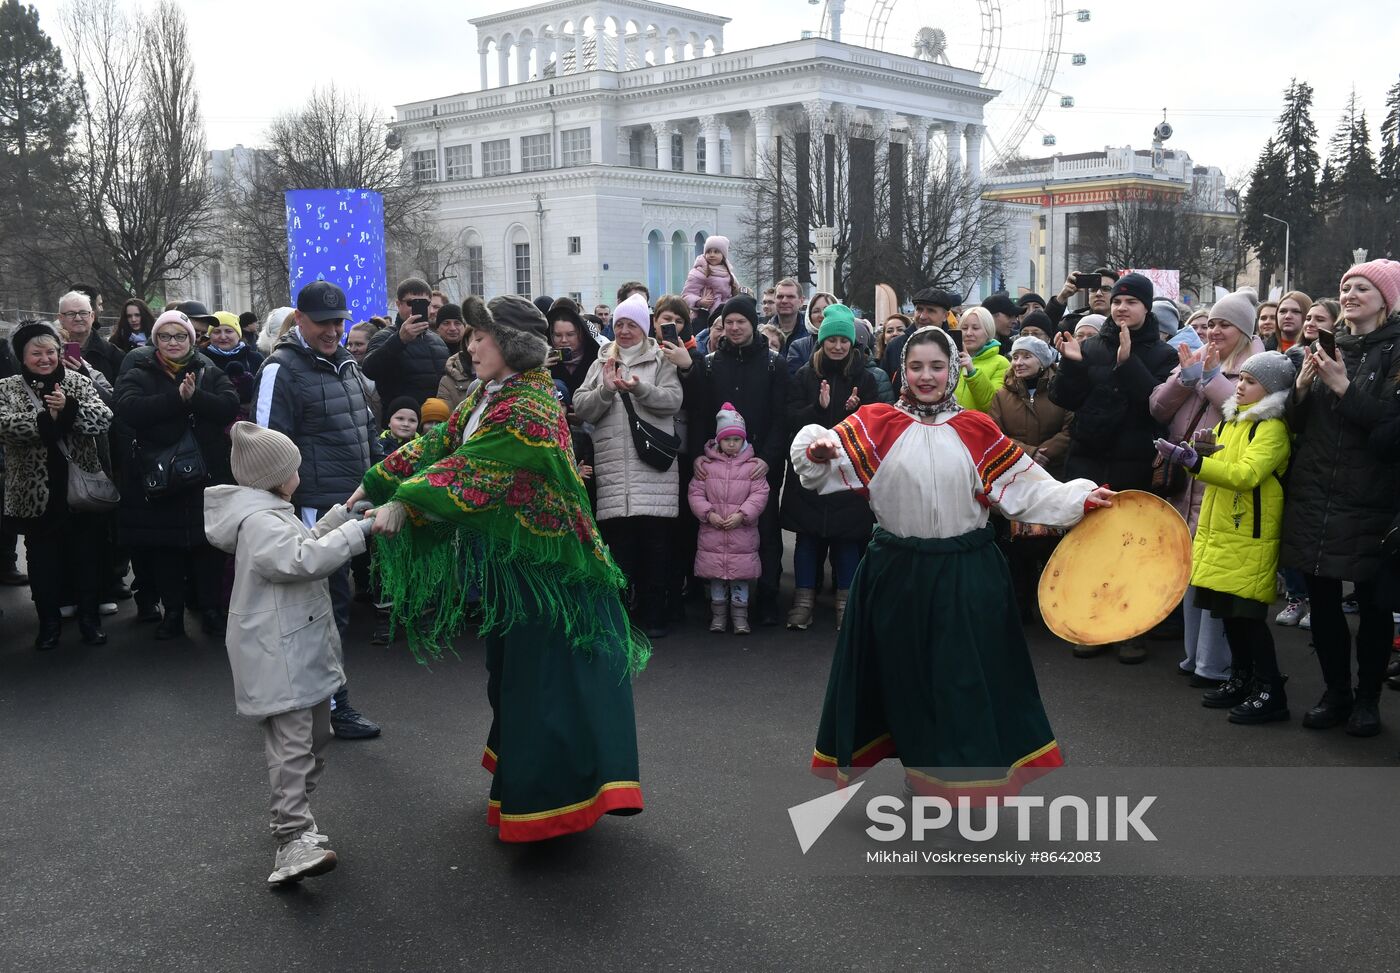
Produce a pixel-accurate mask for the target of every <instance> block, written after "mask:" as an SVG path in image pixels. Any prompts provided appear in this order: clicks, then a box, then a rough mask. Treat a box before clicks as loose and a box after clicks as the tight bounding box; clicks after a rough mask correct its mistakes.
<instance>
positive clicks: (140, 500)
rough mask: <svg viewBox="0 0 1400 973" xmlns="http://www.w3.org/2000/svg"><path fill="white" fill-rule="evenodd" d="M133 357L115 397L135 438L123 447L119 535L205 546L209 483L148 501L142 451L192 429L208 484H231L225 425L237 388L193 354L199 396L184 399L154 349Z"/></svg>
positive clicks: (135, 541)
mask: <svg viewBox="0 0 1400 973" xmlns="http://www.w3.org/2000/svg"><path fill="white" fill-rule="evenodd" d="M131 355H132V362H131V366H130V367H129V368H127V369H126V370H125V371H124V372H123V373H122V376H121V378H120V379H119V380H118V381H117V387H116V391H115V396H114V398H115V399H116V408H115V410H114V411H115V413H116V415H117V416H118V417H120V419H121V428H122V429H123V430H124V431H125V432H126V434H127V435H129V436H130V437H131V438H130V439H129V440H128V441H127V442H126V443H125V446H126V448H125V450H123V452H124V453H125V454H126V457H127V459H126V461H125V462H124V463H122V464H120V465H119V467H118V476H119V477H120V484H119V487H118V488H119V489H120V490H121V495H122V499H121V507H120V508H119V509H118V511H117V533H118V537H119V538H120V540H121V543H123V544H131V545H133V546H139V547H195V546H198V545H200V544H204V543H205V540H204V488H203V487H195V488H193V489H190V490H186V491H184V492H182V493H178V494H175V495H173V496H169V497H163V498H161V499H159V500H148V499H147V498H146V493H145V490H144V489H143V487H142V482H141V481H142V474H143V471H144V470H145V468H146V464H145V462H143V459H142V457H143V456H144V455H148V454H149V452H150V451H153V450H159V449H162V448H165V447H169V446H173V445H174V444H175V443H177V442H179V441H180V438H181V437H182V436H184V434H185V430H186V429H191V428H193V430H194V438H195V441H196V442H197V443H199V452H200V454H201V455H202V456H203V457H204V465H205V466H206V468H207V469H208V470H209V480H208V483H207V484H206V485H208V486H212V485H213V484H216V483H232V482H233V476H232V474H231V472H230V471H229V439H228V427H229V424H230V423H232V422H233V419H234V416H235V415H236V414H237V413H238V393H236V392H235V391H234V390H233V384H232V383H231V382H229V380H228V376H227V375H225V374H224V373H223V372H221V371H220V370H219V369H217V368H215V367H214V364H213V362H211V361H210V360H209V359H208V358H206V357H204V355H202V354H196V355H195V357H194V361H192V362H190V364H189V366H188V367H189V370H190V371H192V372H193V373H194V376H195V389H194V395H192V396H191V397H190V400H189V401H188V402H186V401H185V400H184V399H182V398H180V383H179V381H177V380H176V379H174V378H172V377H171V375H170V373H168V372H167V371H166V370H165V369H164V368H163V367H162V366H161V364H160V362H159V361H158V360H157V359H156V355H155V352H154V350H152V349H150V348H138V349H137V350H135V351H133V352H132V353H131ZM180 377H181V379H183V378H184V375H183V374H182V375H181V376H180Z"/></svg>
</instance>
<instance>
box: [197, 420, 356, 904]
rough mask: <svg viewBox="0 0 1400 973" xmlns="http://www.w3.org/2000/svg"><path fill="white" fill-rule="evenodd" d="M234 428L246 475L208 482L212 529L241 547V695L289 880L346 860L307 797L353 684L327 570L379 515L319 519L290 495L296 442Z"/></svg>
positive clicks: (236, 623)
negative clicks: (259, 747)
mask: <svg viewBox="0 0 1400 973" xmlns="http://www.w3.org/2000/svg"><path fill="white" fill-rule="evenodd" d="M229 438H230V439H231V440H232V441H233V451H232V456H231V460H232V466H233V477H234V479H235V480H237V481H238V484H239V485H238V486H215V487H210V488H209V489H207V490H205V492H204V532H205V535H206V536H207V537H208V538H209V543H211V544H213V545H214V546H215V547H217V548H219V549H220V550H222V551H227V552H229V553H232V554H234V565H235V566H234V581H233V597H232V600H231V602H230V605H229V617H228V634H227V636H226V640H227V643H226V644H227V647H228V661H229V665H230V667H231V668H232V670H233V697H234V703H235V705H236V707H237V709H238V712H239V714H240V715H242V716H252V717H256V718H257V719H259V720H260V721H261V723H262V729H263V743H264V747H265V750H266V753H267V773H268V779H269V782H270V784H271V786H272V821H271V824H270V827H271V828H272V833H273V836H274V837H275V838H276V839H277V846H278V847H277V854H276V857H275V858H274V861H273V871H272V874H271V875H269V876H268V879H267V881H268V884H270V885H281V884H284V883H287V882H298V881H300V880H301V879H303V878H306V877H308V876H311V875H321V874H323V873H325V872H328V871H330V870H331V869H333V868H335V864H336V857H335V852H333V851H331V850H330V848H329V847H328V846H329V843H330V839H329V838H327V837H326V836H325V835H323V834H321V833H320V832H319V831H318V830H317V828H316V821H315V819H313V818H312V816H311V804H310V801H309V799H308V798H309V795H310V794H311V792H312V791H314V790H315V789H316V781H317V779H318V778H319V777H320V775H321V769H322V768H323V767H324V766H325V760H324V759H323V757H322V752H323V751H324V750H325V747H326V744H327V743H328V742H329V741H330V738H331V729H330V697H331V694H333V693H334V692H335V691H336V690H338V689H339V688H340V687H341V686H342V685H344V684H345V672H344V670H343V669H342V668H341V664H340V635H339V633H338V632H337V631H336V627H335V618H334V615H333V614H332V612H331V596H330V588H329V586H328V584H327V582H326V578H328V577H329V576H330V575H331V574H333V573H335V571H336V569H337V568H339V567H340V566H341V565H343V564H344V563H345V562H347V561H349V560H350V558H352V557H354V556H355V555H356V554H360V553H362V552H363V551H364V550H365V543H366V540H367V538H368V536H369V532H370V527H371V525H372V522H371V520H369V519H355V518H353V517H352V515H351V513H350V511H348V510H346V509H345V507H343V506H339V505H337V506H335V507H333V508H331V510H329V511H328V512H327V513H326V515H325V516H324V517H322V518H321V519H320V520H319V521H318V522H317V523H316V526H315V527H314V528H308V527H307V526H306V525H305V524H303V523H302V522H301V520H300V519H299V518H298V517H297V515H296V511H295V509H294V508H293V507H292V504H291V501H290V497H291V496H292V493H293V492H294V491H295V490H296V488H297V484H298V483H299V482H300V476H299V475H298V473H297V470H298V469H299V468H300V466H301V452H300V451H299V450H298V449H297V447H296V445H295V444H294V443H293V442H292V441H291V440H290V439H288V438H287V437H286V436H284V435H282V434H281V433H280V432H274V431H272V430H271V429H263V428H262V427H260V426H257V425H254V424H253V423H251V422H238V423H234V425H233V428H232V430H231V431H230V437H229Z"/></svg>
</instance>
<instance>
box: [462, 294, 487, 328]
mask: <svg viewBox="0 0 1400 973" xmlns="http://www.w3.org/2000/svg"><path fill="white" fill-rule="evenodd" d="M462 320H463V321H465V322H466V323H467V327H469V328H472V329H473V330H474V329H476V328H489V327H490V326H491V312H490V311H488V310H486V302H485V301H483V300H482V299H481V298H479V297H477V296H476V295H475V294H472V295H470V296H468V297H467V299H466V300H465V301H463V302H462Z"/></svg>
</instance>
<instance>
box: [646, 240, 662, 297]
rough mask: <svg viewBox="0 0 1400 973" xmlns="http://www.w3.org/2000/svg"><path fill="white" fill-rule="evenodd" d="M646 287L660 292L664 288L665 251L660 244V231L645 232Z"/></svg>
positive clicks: (656, 292) (655, 292)
mask: <svg viewBox="0 0 1400 973" xmlns="http://www.w3.org/2000/svg"><path fill="white" fill-rule="evenodd" d="M647 289H648V290H650V291H651V292H652V293H653V294H657V295H659V294H661V293H663V292H664V291H665V289H666V253H665V251H664V250H663V249H662V246H661V231H660V230H652V231H651V232H650V233H649V234H647Z"/></svg>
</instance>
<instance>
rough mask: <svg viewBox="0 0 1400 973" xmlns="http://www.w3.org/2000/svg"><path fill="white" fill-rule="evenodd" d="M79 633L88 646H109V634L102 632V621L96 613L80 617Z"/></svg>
mask: <svg viewBox="0 0 1400 973" xmlns="http://www.w3.org/2000/svg"><path fill="white" fill-rule="evenodd" d="M78 633H79V634H80V635H82V637H83V642H84V643H85V644H87V645H106V644H107V633H106V632H104V631H102V619H101V618H100V617H99V616H98V615H97V613H96V612H93V613H91V614H83V615H79V616H78Z"/></svg>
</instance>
